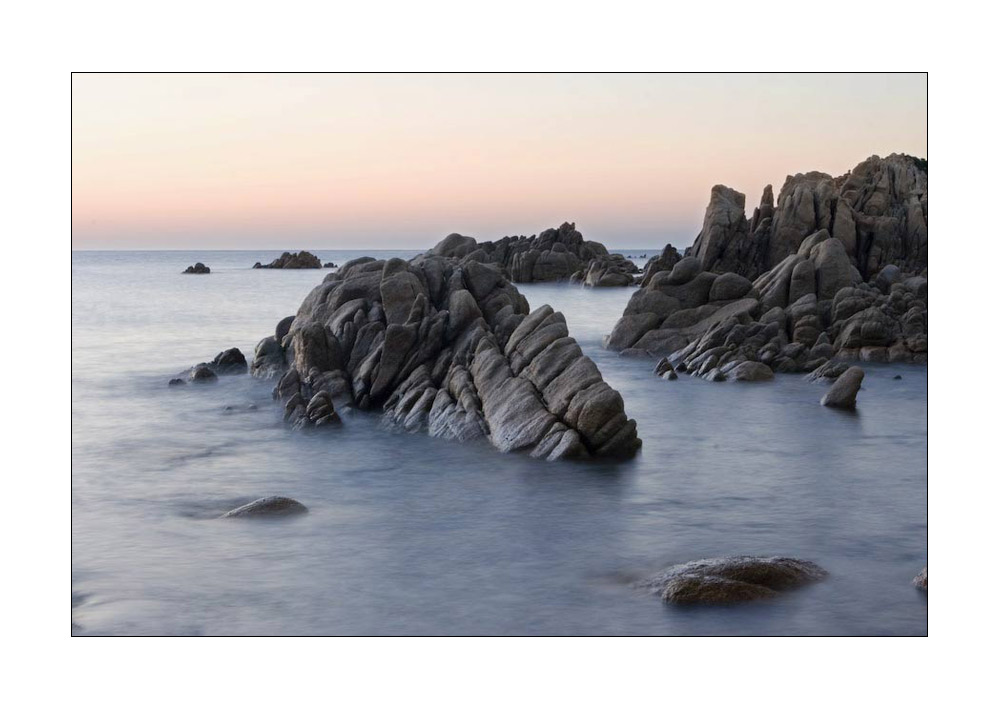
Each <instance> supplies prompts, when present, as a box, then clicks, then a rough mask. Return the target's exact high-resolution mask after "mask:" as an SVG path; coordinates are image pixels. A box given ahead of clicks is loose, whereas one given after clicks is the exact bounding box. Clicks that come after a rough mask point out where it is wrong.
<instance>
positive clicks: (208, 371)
mask: <svg viewBox="0 0 1000 709" xmlns="http://www.w3.org/2000/svg"><path fill="white" fill-rule="evenodd" d="M247 369H248V367H247V360H246V357H244V356H243V353H242V352H241V351H240V350H239V349H238V348H236V347H233V348H231V349H228V350H225V351H223V352H220V353H219V354H217V355H215V358H214V359H213V360H212V361H211V362H201V363H200V364H196V365H195V366H193V367H191V368H190V369H189V370H187V372H184V373H182V374H181V375H180V376H178V377H175V378H173V379H171V380H170V381H169V382H168V384H169V386H179V385H182V384H184V383H186V382H193V383H198V384H205V383H209V382H214V381H216V380H217V379H218V377H219V375H223V376H225V375H230V374H246V373H247Z"/></svg>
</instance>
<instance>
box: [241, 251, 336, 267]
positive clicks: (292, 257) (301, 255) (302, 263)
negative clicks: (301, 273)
mask: <svg viewBox="0 0 1000 709" xmlns="http://www.w3.org/2000/svg"><path fill="white" fill-rule="evenodd" d="M253 267H254V268H322V267H323V264H322V263H321V262H320V260H319V257H317V256H314V255H313V254H311V253H309V252H308V251H298V252H290V251H286V252H284V253H283V254H281V256H279V257H278V258H276V259H274V260H273V261H271V263H268V264H261V262H260V261H258V262H257V263H255V264H254V265H253Z"/></svg>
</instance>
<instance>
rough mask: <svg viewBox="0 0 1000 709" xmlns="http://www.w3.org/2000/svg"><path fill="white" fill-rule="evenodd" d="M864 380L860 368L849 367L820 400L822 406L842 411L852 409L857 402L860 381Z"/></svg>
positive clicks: (863, 373)
mask: <svg viewBox="0 0 1000 709" xmlns="http://www.w3.org/2000/svg"><path fill="white" fill-rule="evenodd" d="M864 378H865V370H863V369H862V368H861V367H850V368H849V369H848V370H847V371H845V372H844V373H843V374H841V375H840V376H839V377H837V381H835V382H834V383H833V385H832V386H831V387H830V388H829V390H827V392H826V394H824V395H823V398H822V399H821V400H820V403H821V404H822V405H823V406H835V407H838V408H842V409H853V408H854V407H855V405H856V402H857V396H858V390H859V389H861V381H862V380H863V379H864Z"/></svg>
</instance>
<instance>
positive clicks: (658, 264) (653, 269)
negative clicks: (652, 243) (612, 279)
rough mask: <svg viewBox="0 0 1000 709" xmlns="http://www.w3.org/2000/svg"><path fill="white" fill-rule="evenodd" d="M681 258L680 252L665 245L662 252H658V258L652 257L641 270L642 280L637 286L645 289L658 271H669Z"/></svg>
mask: <svg viewBox="0 0 1000 709" xmlns="http://www.w3.org/2000/svg"><path fill="white" fill-rule="evenodd" d="M681 258H682V256H681V254H680V252H678V251H677V249H675V248H674V247H673V246H672V245H671V244H667V245H666V246H664V247H663V251H661V252H660V255H659V256H654V257H653V258H651V259H649V260H648V261H647V262H646V265H645V266H644V267H643V269H642V279H641V280H640V282H639V285H640V286H642V287H643V288H645V287H646V286H647V285H648V284H649V281H650V279H651V278H652V277H653V276H655V275H656V274H657V273H659V272H660V271H670V269H672V268H673V267H674V266H675V265H676V264H677V262H678V261H680V260H681Z"/></svg>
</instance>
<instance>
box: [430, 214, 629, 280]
mask: <svg viewBox="0 0 1000 709" xmlns="http://www.w3.org/2000/svg"><path fill="white" fill-rule="evenodd" d="M429 253H430V254H433V255H435V256H446V257H451V258H456V259H459V260H460V261H462V262H463V263H467V262H470V261H475V262H478V263H483V264H494V265H496V266H498V267H499V268H500V270H501V271H503V273H504V275H506V276H507V278H509V279H510V280H511V281H513V282H514V283H534V282H536V281H566V280H571V279H572V280H573V281H574V282H581V283H586V284H587V285H591V286H602V287H603V286H625V285H631V284H632V281H633V277H632V274H635V273H638V272H639V269H638V268H636V266H635V264H633V263H632V262H631V261H629V260H628V259H626V258H625V257H624V256H622V255H621V254H609V253H608V250H607V249H606V248H605V247H604V244H600V243H598V242H596V241H584V239H583V235H582V234H581V233H580V232H578V231H577V230H576V225H575V224H570V223H568V222H567V223H564V224H563V225H562V226H560V227H559V228H558V229H546V230H545V231H543V232H542V233H541V234H538V235H536V236H530V237H528V236H505V237H504V238H502V239H500V240H498V241H479V242H477V241H476V240H475V239H474V238H472V237H471V236H462V235H461V234H449V235H448V236H447V237H445V238H444V239H443V240H442V241H441V242H439V243H438V244H437V245H436V246H435V247H434V248H433V249H431V250H430V252H429ZM625 276H627V279H626V278H625Z"/></svg>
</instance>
